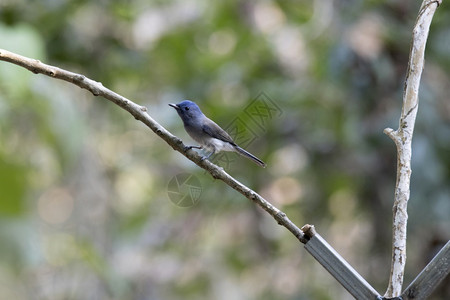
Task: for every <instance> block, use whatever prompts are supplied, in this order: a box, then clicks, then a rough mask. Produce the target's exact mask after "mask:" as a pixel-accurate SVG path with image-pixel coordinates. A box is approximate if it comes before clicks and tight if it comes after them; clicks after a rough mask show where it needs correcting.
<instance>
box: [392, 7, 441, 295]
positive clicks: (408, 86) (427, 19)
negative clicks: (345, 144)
mask: <svg viewBox="0 0 450 300" xmlns="http://www.w3.org/2000/svg"><path fill="white" fill-rule="evenodd" d="M441 1H442V0H424V1H423V2H422V6H421V7H420V11H419V15H418V17H417V20H416V24H415V26H414V30H413V36H412V42H411V49H410V54H409V62H408V70H407V73H406V81H405V87H404V91H403V107H402V113H401V116H400V122H399V128H398V129H397V130H393V129H391V128H386V129H385V130H384V133H386V134H387V135H388V136H389V137H390V138H391V139H392V140H393V141H394V142H395V145H396V147H397V180H396V186H395V198H394V206H393V209H392V210H393V234H392V262H391V272H390V278H389V285H388V288H387V291H386V294H385V297H387V298H391V297H398V296H400V294H401V292H402V291H401V290H402V285H403V274H404V270H405V263H406V224H407V221H408V213H407V205H408V200H409V194H410V178H411V142H412V137H413V132H414V123H415V121H416V115H417V109H418V105H419V98H418V94H419V85H420V77H421V75H422V70H423V66H424V57H425V45H426V42H427V38H428V31H429V28H430V24H431V20H432V18H433V15H434V12H435V11H436V9H437V7H438V6H439V5H440V4H441Z"/></svg>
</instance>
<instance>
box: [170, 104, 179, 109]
mask: <svg viewBox="0 0 450 300" xmlns="http://www.w3.org/2000/svg"><path fill="white" fill-rule="evenodd" d="M169 106H172V107H173V108H175V109H176V110H179V109H180V108H179V107H178V105H176V104H173V103H169Z"/></svg>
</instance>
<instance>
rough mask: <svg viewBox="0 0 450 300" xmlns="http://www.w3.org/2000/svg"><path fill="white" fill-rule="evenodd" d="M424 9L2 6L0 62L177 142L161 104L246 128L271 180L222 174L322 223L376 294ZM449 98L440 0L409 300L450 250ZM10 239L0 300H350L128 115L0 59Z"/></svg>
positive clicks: (414, 206) (1, 212)
mask: <svg viewBox="0 0 450 300" xmlns="http://www.w3.org/2000/svg"><path fill="white" fill-rule="evenodd" d="M419 2H420V1H405V0H392V1H330V0H325V1H318V0H316V1H304V0H303V1H242V0H240V1H239V0H235V1H205V0H189V1H182V0H174V1H148V0H145V1H144V0H129V1H126V0H114V1H95V2H94V1H83V0H58V1H55V0H41V1H26V0H0V47H1V48H4V49H7V50H9V51H13V52H16V53H18V54H22V55H25V56H28V57H32V58H35V59H39V60H41V61H43V62H46V63H48V64H52V65H56V66H59V67H61V68H65V69H67V70H70V71H73V72H79V73H82V74H84V75H86V76H87V77H89V78H92V79H94V80H97V81H101V82H102V83H103V85H104V86H106V87H108V88H110V89H112V90H114V91H116V92H117V93H119V94H121V95H124V96H125V97H127V98H129V99H131V100H133V101H135V102H137V103H138V104H140V105H144V106H146V107H148V112H149V114H150V115H151V116H152V117H153V118H154V119H155V120H156V121H157V122H159V123H160V124H161V125H163V126H164V127H165V128H167V129H168V130H170V131H171V132H172V133H173V134H175V135H177V136H178V137H180V138H181V139H183V140H184V141H185V143H186V144H192V143H193V142H192V140H191V139H190V138H189V137H188V135H187V134H186V133H185V131H184V129H183V126H182V122H181V120H180V119H179V117H178V116H177V114H176V112H175V111H174V110H173V109H172V108H171V107H169V106H168V105H167V104H168V103H178V102H180V101H181V100H183V99H191V100H194V101H196V102H197V103H198V104H199V105H200V107H201V108H202V110H203V112H204V113H205V114H206V115H208V116H209V117H211V118H212V119H214V120H215V121H216V122H217V123H218V124H220V125H222V126H223V127H227V128H231V129H233V128H234V129H236V128H238V129H239V132H238V131H235V130H234V129H233V130H232V132H233V133H236V134H239V135H240V136H241V137H242V143H243V145H245V147H246V148H247V149H248V150H249V151H250V152H252V153H254V154H255V155H257V156H258V157H260V158H261V159H263V160H264V161H265V162H266V163H267V164H268V167H267V168H266V169H262V168H260V167H258V166H257V165H255V164H253V163H252V162H251V161H250V160H246V159H245V158H241V157H238V156H236V155H235V154H227V156H226V157H223V156H222V158H221V159H219V158H216V159H218V160H217V161H218V163H219V164H221V165H222V166H223V167H224V168H225V169H226V170H227V171H228V172H229V173H230V174H231V175H232V176H235V178H237V179H238V180H240V181H241V182H242V183H244V184H246V185H248V186H249V187H251V188H253V189H254V190H255V191H257V192H259V193H260V194H261V195H263V196H264V197H266V198H267V199H268V200H269V201H271V202H272V203H273V204H274V205H275V206H277V207H278V208H280V209H282V210H283V211H284V212H286V213H287V215H288V217H289V218H290V219H291V220H292V221H293V222H294V223H296V224H297V225H298V226H299V227H301V226H302V225H304V224H306V223H309V224H314V225H315V226H316V229H317V230H318V232H319V233H320V234H321V235H322V236H323V237H324V238H325V239H326V240H327V241H328V242H329V243H330V244H331V245H332V246H333V247H335V248H336V249H337V251H338V252H339V253H340V254H341V255H342V256H343V257H344V258H345V259H347V260H348V261H349V262H350V263H351V264H352V265H353V266H354V267H355V268H356V269H357V270H358V271H359V272H360V273H361V274H362V275H363V276H364V277H365V278H366V280H367V281H368V282H370V283H371V284H372V285H373V286H374V287H375V288H376V289H377V290H378V291H379V292H380V293H382V294H383V293H384V291H385V290H386V287H387V282H388V278H389V269H390V256H391V235H392V234H391V224H392V202H393V196H394V186H395V177H396V149H395V146H394V143H393V142H392V141H391V140H390V139H389V138H388V137H387V136H386V135H384V134H383V129H384V128H386V127H392V128H394V129H397V127H398V119H399V116H400V109H401V100H402V91H403V85H404V77H405V71H406V66H407V60H408V54H409V45H410V40H411V32H412V28H413V25H414V22H415V19H416V17H417V13H418V10H419V6H420V3H419ZM449 86H450V6H449V4H448V2H447V1H444V2H443V4H442V5H441V7H440V8H439V9H438V10H437V13H436V15H435V17H434V20H433V23H432V26H431V30H430V36H429V39H428V44H427V50H426V65H425V70H424V73H423V76H422V84H421V86H420V106H419V112H418V116H417V122H416V128H415V135H414V140H413V162H412V168H413V174H412V187H411V199H410V202H409V206H408V210H409V223H408V248H407V254H408V261H407V264H406V275H405V287H406V286H407V285H408V284H409V283H410V281H411V280H412V279H413V278H414V277H415V276H416V275H417V274H418V273H419V272H420V271H421V270H422V268H423V267H424V266H425V265H426V263H427V262H428V261H429V260H430V259H431V258H432V257H433V255H434V254H435V253H436V251H437V250H438V249H440V247H442V245H443V244H444V243H445V242H446V241H447V240H448V239H449V238H450V218H449V216H450V201H449V199H450V185H449V178H450V155H449V151H450V101H449V100H450V99H449V93H448V87H449ZM264 107H266V110H265V109H264ZM255 108H256V109H258V108H260V109H262V110H261V111H260V112H262V115H259V117H258V115H257V114H256V115H255V114H253V113H254V112H255V110H254V109H255ZM252 109H253V110H252ZM252 112H253V113H252ZM261 116H262V117H261ZM236 124H238V126H237V125H236ZM235 125H236V126H235ZM230 126H231V127H230ZM223 158H226V159H223ZM224 161H225V162H224ZM0 241H1V242H0V290H1V292H0V299H1V300H3V299H16V300H21V299H263V300H265V299H267V300H268V299H324V300H325V299H352V298H351V297H350V296H349V294H348V293H347V292H346V291H345V290H344V288H342V287H341V286H340V285H339V284H338V283H337V282H336V281H335V279H334V278H332V277H331V276H330V275H329V274H328V273H327V272H326V271H325V269H323V268H322V267H321V266H320V265H319V264H318V263H317V262H316V261H315V260H314V259H313V258H312V257H311V256H310V255H309V254H308V253H307V252H306V251H305V250H304V249H303V246H302V245H301V244H299V242H298V241H297V240H296V239H295V238H294V237H293V236H292V235H291V233H289V232H288V231H287V230H286V229H284V228H282V227H280V226H278V225H277V224H276V222H275V221H274V220H273V219H272V218H271V217H270V216H268V215H267V214H266V213H265V212H263V211H262V210H261V209H260V208H258V207H256V206H255V205H254V204H253V203H251V202H250V201H248V200H247V199H245V198H244V197H243V196H242V195H240V194H238V193H237V192H235V191H234V190H232V189H231V188H230V187H228V186H226V185H225V184H224V183H222V182H220V181H215V180H213V179H212V178H211V176H210V175H208V174H207V173H205V172H204V171H203V170H202V169H200V168H198V167H197V166H196V165H194V164H193V163H192V162H190V161H188V160H187V159H186V158H184V157H183V156H182V155H181V154H179V153H178V152H175V151H173V150H172V149H171V148H170V147H169V146H168V145H167V144H166V143H165V142H163V141H162V140H161V139H160V138H158V137H157V136H156V135H155V134H154V133H153V132H151V131H150V130H149V129H148V128H147V127H145V126H144V125H143V124H141V123H140V122H137V121H136V120H135V119H134V118H133V117H132V116H131V115H129V114H128V113H127V112H125V111H124V110H122V109H120V108H119V107H117V106H116V105H114V104H112V103H111V102H109V101H107V100H105V99H103V98H96V97H94V96H92V94H90V93H88V92H87V91H85V90H81V89H80V88H78V87H76V86H74V85H72V84H69V83H66V82H62V81H58V80H54V79H51V78H49V77H46V76H43V75H35V74H32V73H31V72H29V71H26V70H25V69H23V68H20V67H18V66H15V65H12V64H9V63H6V62H0ZM449 286H450V284H449V283H448V279H447V283H443V284H441V286H440V288H439V289H438V290H436V292H435V293H434V295H433V298H432V299H444V298H446V297H449V295H450V292H449Z"/></svg>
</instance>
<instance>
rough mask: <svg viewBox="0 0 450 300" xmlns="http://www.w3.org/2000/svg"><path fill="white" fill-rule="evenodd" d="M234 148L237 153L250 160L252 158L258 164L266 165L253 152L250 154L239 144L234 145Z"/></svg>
mask: <svg viewBox="0 0 450 300" xmlns="http://www.w3.org/2000/svg"><path fill="white" fill-rule="evenodd" d="M235 149H236V152H237V153H239V154H240V155H242V156H245V157H247V158H250V159H251V160H253V161H254V162H255V163H257V164H258V165H260V166H261V167H263V168H265V167H266V164H265V163H264V162H263V161H262V160H260V159H259V158H257V157H256V156H254V155H253V154H251V153H250V152H247V151H245V150H244V149H242V148H241V147H239V146H235Z"/></svg>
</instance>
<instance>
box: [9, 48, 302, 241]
mask: <svg viewBox="0 0 450 300" xmlns="http://www.w3.org/2000/svg"><path fill="white" fill-rule="evenodd" d="M0 60H3V61H6V62H10V63H13V64H16V65H19V66H21V67H24V68H26V69H28V70H30V71H31V72H33V73H36V74H44V75H47V76H50V77H53V78H57V79H61V80H64V81H67V82H70V83H73V84H75V85H77V86H79V87H81V88H83V89H86V90H88V91H90V92H91V93H92V94H93V95H94V96H102V97H104V98H106V99H108V100H110V101H111V102H114V103H115V104H117V105H119V106H120V107H122V108H123V109H124V110H126V111H128V112H129V113H130V114H131V115H133V117H135V118H136V119H137V120H139V121H141V122H142V123H144V124H145V125H147V126H148V127H149V128H150V129H151V130H152V131H153V132H154V133H156V134H157V135H158V136H159V137H160V138H162V139H163V140H164V141H165V142H166V143H167V144H169V145H170V146H171V147H172V148H173V149H174V150H176V151H178V152H180V153H181V154H183V155H184V156H186V157H187V158H188V159H190V160H191V161H193V162H194V163H195V164H197V165H198V166H199V167H201V168H203V169H205V170H206V171H207V172H208V173H210V174H211V176H212V177H214V178H216V179H220V180H222V181H223V182H225V183H226V184H227V185H229V186H230V187H232V188H233V189H235V190H236V191H238V192H239V193H241V194H242V195H244V196H245V197H246V198H248V199H249V200H251V201H253V202H255V203H256V204H257V205H259V206H260V207H261V208H262V209H264V210H265V211H266V212H268V213H269V214H270V215H271V216H272V217H273V218H274V219H275V220H276V221H277V222H278V224H280V225H281V226H284V227H286V228H287V229H288V230H289V231H290V232H291V233H292V234H293V235H294V236H295V237H296V238H297V239H298V240H299V241H300V242H302V243H306V242H307V238H306V237H305V235H304V233H303V232H302V231H301V230H300V228H298V227H297V226H296V225H295V224H294V223H292V221H291V220H289V218H288V217H287V216H286V214H285V213H284V212H282V211H280V210H279V209H278V208H276V207H275V206H273V205H272V204H271V203H270V202H268V201H267V200H266V199H264V198H263V197H261V196H260V195H259V194H258V193H256V192H255V191H253V190H252V189H250V188H248V187H247V186H245V185H244V184H242V183H240V182H239V181H237V180H236V179H234V178H233V177H232V176H230V175H229V174H228V173H226V172H225V171H224V170H223V169H222V168H220V167H218V166H216V165H215V164H213V163H211V162H210V161H208V160H206V159H205V160H202V157H201V156H200V155H199V154H197V152H195V151H192V150H187V151H186V150H185V149H186V148H185V145H184V144H183V142H182V141H181V140H180V139H179V138H177V137H176V136H174V135H173V134H171V133H170V132H169V131H167V130H166V129H165V128H164V127H163V126H161V125H160V124H158V123H157V122H156V121H155V120H153V118H152V117H151V116H150V115H149V114H148V113H147V108H146V107H144V106H140V105H138V104H136V103H134V102H133V101H131V100H129V99H127V98H125V97H123V96H121V95H119V94H117V93H115V92H113V91H111V90H110V89H108V88H106V87H104V86H103V85H102V84H101V83H100V82H97V81H94V80H92V79H89V78H87V77H86V76H84V75H81V74H77V73H73V72H69V71H66V70H63V69H60V68H58V67H54V66H50V65H47V64H44V63H42V62H40V61H39V60H36V59H31V58H28V57H24V56H21V55H18V54H15V53H12V52H9V51H7V50H3V49H0Z"/></svg>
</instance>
